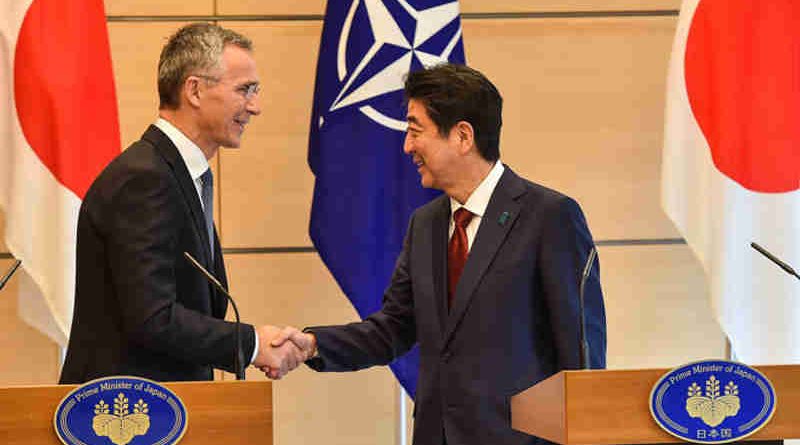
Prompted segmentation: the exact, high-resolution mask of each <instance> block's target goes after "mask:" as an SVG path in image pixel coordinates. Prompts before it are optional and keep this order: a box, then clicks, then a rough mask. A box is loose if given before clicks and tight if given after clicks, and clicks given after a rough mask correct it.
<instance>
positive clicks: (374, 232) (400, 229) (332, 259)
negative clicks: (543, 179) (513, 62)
mask: <svg viewBox="0 0 800 445" xmlns="http://www.w3.org/2000/svg"><path fill="white" fill-rule="evenodd" d="M446 61H450V62H455V63H464V47H463V43H462V39H461V20H460V15H459V6H458V2H457V1H442V0H438V1H437V0H416V1H415V0H382V1H381V0H341V1H339V0H337V1H328V5H327V9H326V12H325V24H324V27H323V30H322V40H321V43H320V49H319V60H318V63H317V78H316V86H315V91H314V105H313V110H312V115H311V136H310V141H309V149H308V162H309V165H310V167H311V170H312V172H313V173H314V175H315V177H316V183H315V186H314V201H313V205H312V209H311V224H310V229H309V232H310V236H311V240H312V241H313V242H314V246H315V247H316V249H317V251H319V254H320V256H321V257H322V260H323V261H324V262H325V264H326V265H327V267H328V269H330V271H331V273H332V274H333V276H334V278H335V279H336V281H337V283H338V284H339V286H340V287H341V288H342V291H344V293H345V295H347V297H348V298H349V299H350V301H351V302H352V304H353V306H354V307H355V309H356V311H357V312H358V314H359V315H360V316H361V317H362V318H363V317H366V316H367V315H369V314H371V313H373V312H375V311H377V310H378V309H380V307H381V300H382V295H383V290H384V288H385V287H386V285H387V283H388V282H389V279H390V277H391V273H392V269H393V268H394V263H395V260H396V258H397V256H398V254H399V253H400V250H401V247H402V241H403V236H404V233H405V230H406V226H407V224H408V220H409V217H410V216H411V213H412V211H413V210H414V209H415V208H416V207H419V206H420V205H422V204H424V203H425V202H427V201H429V200H430V199H431V198H433V197H434V196H435V194H436V193H437V192H434V191H432V190H425V189H423V188H422V186H421V185H420V180H419V175H418V173H417V171H416V168H415V166H414V165H413V163H412V162H411V159H410V158H408V157H407V156H406V155H405V154H404V153H403V139H404V137H405V129H406V124H405V112H406V107H405V104H404V103H403V94H402V88H403V80H404V76H405V75H406V74H407V73H408V72H409V71H412V70H417V69H420V68H422V67H423V66H431V65H435V64H437V63H442V62H446ZM418 362H419V356H418V352H417V350H416V347H415V349H414V350H412V351H411V352H409V353H408V354H406V355H405V356H403V357H401V358H399V359H397V360H395V361H394V362H393V363H392V364H391V368H392V370H393V371H394V373H395V375H396V376H397V378H398V379H399V380H400V383H401V384H402V385H403V387H404V388H405V389H406V392H407V393H408V394H409V395H410V396H411V397H413V396H414V393H415V390H416V382H417V369H418Z"/></svg>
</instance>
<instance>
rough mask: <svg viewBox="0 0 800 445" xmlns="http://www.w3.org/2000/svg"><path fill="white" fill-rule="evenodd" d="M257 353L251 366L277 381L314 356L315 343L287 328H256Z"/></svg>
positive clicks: (308, 336)
mask: <svg viewBox="0 0 800 445" xmlns="http://www.w3.org/2000/svg"><path fill="white" fill-rule="evenodd" d="M256 335H257V336H258V353H257V354H256V358H255V359H254V360H253V366H255V367H256V368H258V369H259V370H261V372H263V373H264V375H266V376H267V377H269V378H271V379H274V380H278V379H280V378H282V377H283V376H285V375H286V374H288V373H289V371H292V370H294V369H295V368H297V367H298V366H300V365H301V364H302V363H303V362H305V361H306V360H308V359H310V358H311V357H313V356H314V354H315V353H316V350H317V341H316V338H315V337H314V335H313V334H307V333H305V332H301V331H299V330H297V328H293V327H291V326H287V327H285V328H283V329H281V328H279V327H277V326H269V325H264V326H260V327H257V328H256Z"/></svg>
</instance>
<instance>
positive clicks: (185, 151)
mask: <svg viewBox="0 0 800 445" xmlns="http://www.w3.org/2000/svg"><path fill="white" fill-rule="evenodd" d="M153 125H155V126H156V127H158V129H159V130H161V131H163V132H164V134H166V135H167V137H168V138H169V140H170V141H172V143H173V144H175V147H176V148H177V149H178V153H179V154H180V155H181V158H182V159H183V163H184V164H186V168H187V169H188V170H189V176H191V177H192V182H194V188H195V190H196V191H197V197H198V198H199V199H200V206H201V207H203V191H202V190H203V180H202V179H200V176H202V175H203V173H205V172H206V170H208V169H209V168H210V167H209V165H208V160H207V159H206V155H205V154H203V150H200V147H198V146H197V144H195V143H194V142H192V140H191V139H189V138H188V137H186V135H185V134H183V133H182V132H181V131H180V130H178V129H177V128H176V127H175V126H174V125H172V124H171V123H170V122H169V121H168V120H166V119H163V118H158V120H157V121H156V122H155V124H153ZM203 210H205V209H203ZM254 337H255V340H256V342H255V348H253V356H252V357H251V358H250V363H253V360H255V359H256V355H257V354H258V334H256V335H255V336H254Z"/></svg>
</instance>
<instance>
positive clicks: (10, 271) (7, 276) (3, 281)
mask: <svg viewBox="0 0 800 445" xmlns="http://www.w3.org/2000/svg"><path fill="white" fill-rule="evenodd" d="M20 264H22V261H20V260H17V261H15V262H14V264H12V265H11V268H10V269H8V272H6V274H5V275H4V276H3V278H2V279H0V290H2V289H3V287H5V285H6V282H7V281H8V280H9V279H10V278H11V275H14V272H16V271H17V268H19V265H20Z"/></svg>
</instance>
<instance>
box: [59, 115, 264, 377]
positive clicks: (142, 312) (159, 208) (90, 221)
mask: <svg viewBox="0 0 800 445" xmlns="http://www.w3.org/2000/svg"><path fill="white" fill-rule="evenodd" d="M214 238H215V239H214V247H215V249H214V250H215V252H214V258H215V261H212V259H211V254H210V249H209V242H208V234H207V231H206V229H205V223H204V219H203V210H202V206H201V204H200V199H199V197H198V196H197V191H196V189H195V186H194V183H193V181H192V179H191V176H190V175H189V171H188V170H187V168H186V164H185V163H184V162H183V159H182V158H181V156H180V154H179V153H178V150H177V148H176V147H175V145H174V144H173V143H172V142H171V141H170V140H169V138H167V136H166V135H165V134H164V133H163V132H161V130H159V129H158V128H156V127H155V126H151V127H150V128H148V129H147V131H146V132H145V133H144V135H143V136H142V139H141V140H140V141H138V142H136V143H134V144H133V145H131V146H130V147H129V148H128V149H127V150H125V151H124V152H123V153H121V154H120V155H119V156H118V157H117V158H116V159H114V160H113V161H112V162H111V163H110V164H109V165H108V166H107V167H106V168H105V170H103V172H102V173H101V174H100V176H98V178H97V179H96V180H95V181H94V183H93V184H92V186H91V188H90V189H89V191H88V192H87V193H86V197H85V199H84V200H83V204H82V205H81V210H80V216H79V218H78V245H77V275H76V289H75V311H74V317H73V321H72V332H71V335H70V341H69V347H68V349H67V356H66V361H65V362H64V368H63V370H62V373H61V379H60V382H61V383H80V382H85V381H88V380H92V379H95V378H99V377H104V376H109V375H136V376H142V377H146V378H150V379H154V380H159V381H168V380H172V381H174V380H211V379H213V373H212V368H222V369H226V370H229V371H230V370H232V368H233V363H234V355H235V346H234V345H235V341H234V332H235V329H234V324H233V323H230V322H226V321H224V320H223V318H224V316H225V311H226V309H227V301H226V299H225V296H224V295H222V294H221V293H218V292H217V291H216V290H215V289H214V288H213V287H212V286H211V285H210V284H209V283H208V281H206V279H205V278H204V277H203V276H202V275H201V274H200V273H199V272H198V271H197V270H195V269H194V268H193V267H192V266H191V264H189V262H188V261H187V260H186V259H185V258H184V256H183V252H184V251H186V252H189V253H190V254H191V255H192V256H194V257H195V258H196V259H197V260H198V261H199V262H200V263H201V264H203V265H204V267H206V268H207V269H209V270H210V271H212V273H215V274H216V276H217V277H219V278H220V279H221V281H222V282H223V283H226V276H225V266H224V263H223V259H222V252H221V251H220V246H219V240H218V239H216V238H217V237H216V236H215V237H214ZM226 285H227V284H226ZM241 331H242V344H243V351H242V355H243V356H244V357H247V358H248V359H249V357H250V356H251V354H252V352H253V348H254V344H255V343H254V342H255V340H254V330H253V327H252V326H249V325H243V326H242V329H241ZM245 363H247V362H246V361H245Z"/></svg>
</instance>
